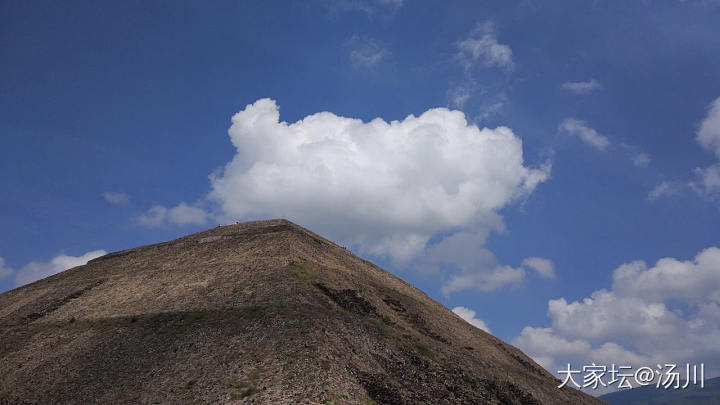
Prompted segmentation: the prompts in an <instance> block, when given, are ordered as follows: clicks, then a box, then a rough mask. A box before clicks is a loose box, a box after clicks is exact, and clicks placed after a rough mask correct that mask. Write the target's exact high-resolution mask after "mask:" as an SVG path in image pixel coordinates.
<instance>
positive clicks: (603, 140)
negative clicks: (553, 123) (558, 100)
mask: <svg viewBox="0 0 720 405" xmlns="http://www.w3.org/2000/svg"><path fill="white" fill-rule="evenodd" d="M560 131H561V132H565V133H568V134H570V135H574V136H577V137H578V138H580V140H582V141H583V142H585V143H586V144H588V145H590V146H592V147H593V148H595V149H597V150H601V151H604V150H605V149H607V148H608V146H610V139H608V137H606V136H604V135H600V134H599V133H598V132H597V131H596V130H595V129H593V128H591V127H590V126H589V125H588V123H587V122H585V121H581V120H578V119H575V118H566V119H565V120H563V122H561V123H560Z"/></svg>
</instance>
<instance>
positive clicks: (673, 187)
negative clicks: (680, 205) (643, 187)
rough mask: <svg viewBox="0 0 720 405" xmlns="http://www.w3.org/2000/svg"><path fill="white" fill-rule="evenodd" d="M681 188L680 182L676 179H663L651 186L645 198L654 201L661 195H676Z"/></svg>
mask: <svg viewBox="0 0 720 405" xmlns="http://www.w3.org/2000/svg"><path fill="white" fill-rule="evenodd" d="M682 188H683V185H682V183H679V182H676V181H663V182H662V183H660V184H658V185H657V186H655V187H653V189H652V190H650V192H649V193H648V197H647V198H648V200H650V201H655V200H657V199H659V198H662V197H669V196H673V195H678V194H680V191H682Z"/></svg>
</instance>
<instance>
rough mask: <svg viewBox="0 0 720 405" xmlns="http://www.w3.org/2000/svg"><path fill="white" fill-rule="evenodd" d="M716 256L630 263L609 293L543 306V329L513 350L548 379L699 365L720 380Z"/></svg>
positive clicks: (526, 334)
mask: <svg viewBox="0 0 720 405" xmlns="http://www.w3.org/2000/svg"><path fill="white" fill-rule="evenodd" d="M718 269H720V248H717V247H711V248H708V249H705V250H702V251H701V252H699V253H698V254H697V255H696V256H695V258H694V259H693V260H678V259H674V258H663V259H660V260H658V261H657V262H656V263H655V265H654V266H648V265H647V264H646V263H645V262H643V261H634V262H629V263H625V264H623V265H621V266H619V267H618V268H617V269H615V271H614V272H613V285H612V289H610V290H606V289H601V290H597V291H595V292H593V293H592V294H591V295H590V297H587V298H584V299H582V300H578V301H572V302H568V301H567V300H565V299H564V298H559V299H553V300H550V301H549V302H548V315H549V317H550V319H551V321H552V323H551V326H550V327H532V326H528V327H526V328H524V329H523V330H522V332H521V333H520V335H519V336H517V337H516V338H515V339H514V340H513V343H514V344H515V345H517V346H519V347H520V348H521V349H523V350H524V351H526V352H527V353H528V354H529V355H531V356H532V357H533V358H537V359H539V360H541V361H542V364H543V366H544V367H546V368H548V370H549V371H551V372H553V373H556V374H557V371H558V370H559V369H560V368H561V367H564V366H565V365H566V364H567V363H568V362H569V363H571V364H573V365H577V366H580V367H581V366H582V365H586V364H590V363H592V362H595V363H597V364H603V365H610V364H613V363H614V364H617V365H629V366H633V367H636V368H637V367H640V366H650V367H653V366H654V365H656V364H666V363H675V364H685V363H691V364H699V363H705V364H706V366H707V367H708V375H715V374H717V373H719V372H720V367H718V366H717V364H718V362H719V361H720V271H719V270H718Z"/></svg>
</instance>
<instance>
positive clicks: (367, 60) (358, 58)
mask: <svg viewBox="0 0 720 405" xmlns="http://www.w3.org/2000/svg"><path fill="white" fill-rule="evenodd" d="M348 43H349V46H350V47H351V48H352V49H351V50H350V55H349V56H348V58H349V60H350V64H351V65H352V66H353V67H354V68H356V69H372V68H374V67H376V66H377V65H378V64H379V63H380V62H381V61H382V60H383V59H385V58H387V56H388V55H389V52H388V51H387V50H386V49H385V48H382V47H381V46H379V45H378V44H377V43H376V42H375V41H373V40H371V39H360V38H358V37H353V38H352V39H350V41H348Z"/></svg>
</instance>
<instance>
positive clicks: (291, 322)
mask: <svg viewBox="0 0 720 405" xmlns="http://www.w3.org/2000/svg"><path fill="white" fill-rule="evenodd" d="M0 364H2V367H0V403H43V404H47V403H78V404H84V403H90V402H92V403H113V404H115V403H206V402H212V403H264V404H278V403H292V404H295V403H312V404H320V403H324V404H372V403H377V404H416V403H428V404H430V403H431V404H458V403H466V404H583V403H587V404H594V403H602V402H601V401H599V400H597V399H595V398H593V397H591V396H588V395H586V394H584V393H581V392H579V391H577V390H574V389H572V388H563V389H558V388H557V385H558V383H559V381H558V380H557V379H555V378H554V377H553V376H552V375H551V374H549V373H548V372H546V371H545V370H544V369H542V368H541V367H540V366H538V365H537V364H536V363H535V362H534V361H533V360H531V359H530V358H529V357H527V356H526V355H525V354H523V353H522V352H521V351H520V350H518V349H516V348H515V347H512V346H510V345H508V344H506V343H504V342H502V341H501V340H499V339H497V338H495V337H493V336H492V335H490V334H487V333H485V332H483V331H482V330H479V329H477V328H475V327H473V326H471V325H470V324H468V323H467V322H465V321H464V320H462V319H461V318H460V317H458V316H457V315H455V314H454V313H452V312H451V311H449V310H448V309H447V308H445V307H444V306H442V305H440V304H439V303H437V302H435V301H433V300H432V299H430V298H429V297H428V296H427V295H425V294H424V293H423V292H421V291H419V290H418V289H416V288H414V287H413V286H411V285H410V284H408V283H406V282H404V281H403V280H401V279H399V278H398V277H396V276H394V275H392V274H390V273H388V272H387V271H385V270H383V269H381V268H379V267H377V266H375V265H373V264H372V263H370V262H368V261H366V260H363V259H361V258H358V257H357V256H355V255H353V254H352V253H350V252H349V251H347V250H346V249H344V248H342V247H340V246H338V245H336V244H334V243H332V242H330V241H328V240H326V239H324V238H322V237H320V236H318V235H316V234H314V233H312V232H310V231H308V230H306V229H304V228H302V227H300V226H298V225H295V224H293V223H291V222H288V221H285V220H271V221H258V222H249V223H243V224H237V225H230V226H222V227H217V228H214V229H210V230H207V231H204V232H200V233H197V234H194V235H190V236H187V237H183V238H180V239H177V240H173V241H170V242H165V243H160V244H156V245H150V246H144V247H139V248H135V249H129V250H125V251H121V252H116V253H111V254H108V255H106V256H103V257H100V258H97V259H94V260H92V261H90V262H89V263H87V264H86V265H84V266H79V267H75V268H73V269H70V270H67V271H65V272H62V273H59V274H56V275H53V276H51V277H48V278H46V279H43V280H40V281H37V282H35V283H32V284H29V285H26V286H23V287H20V288H18V289H15V290H12V291H8V292H5V293H3V294H0Z"/></svg>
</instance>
